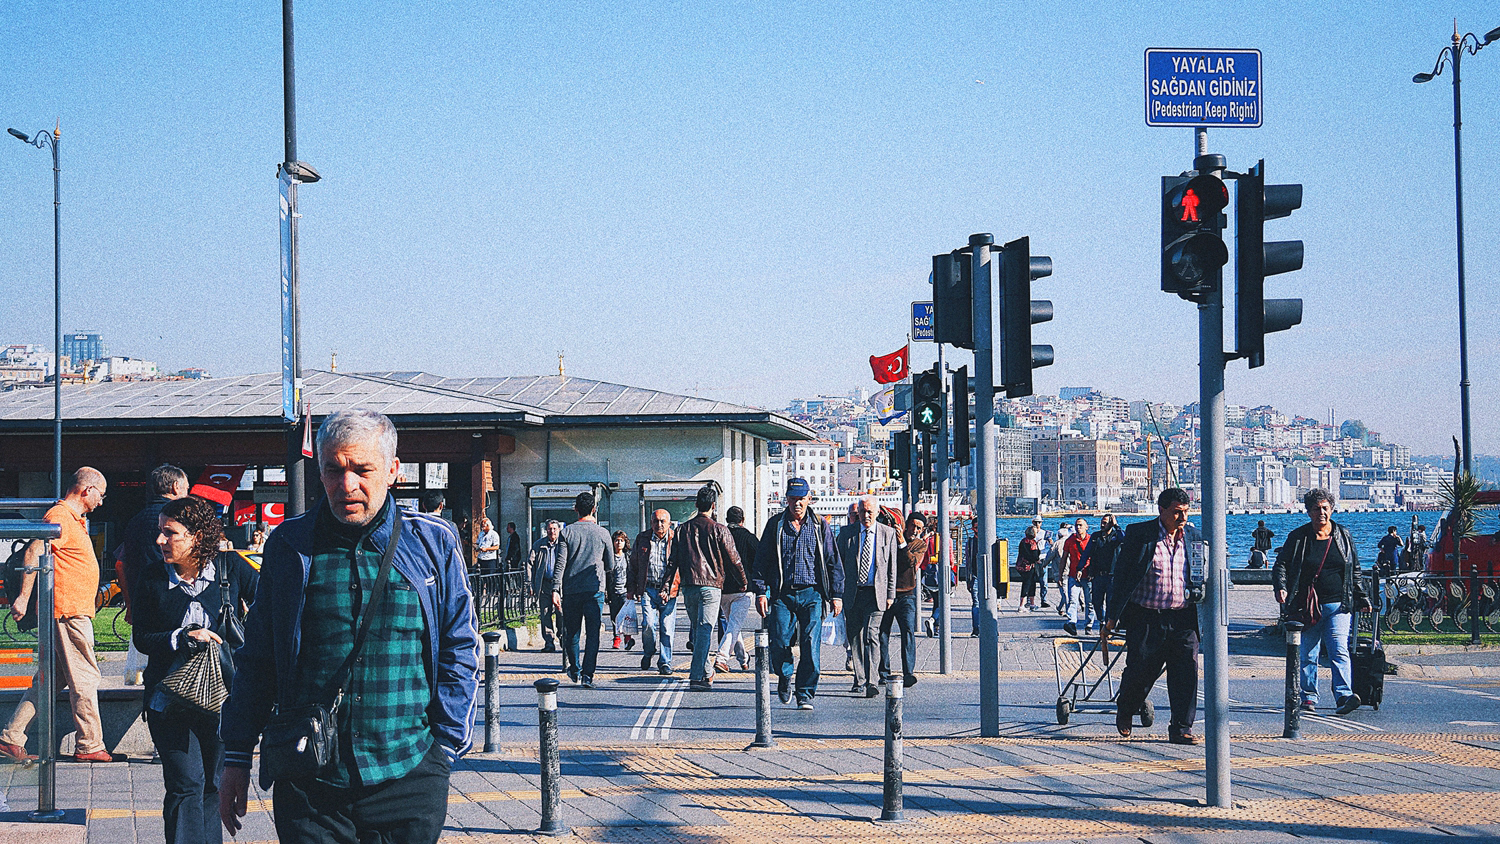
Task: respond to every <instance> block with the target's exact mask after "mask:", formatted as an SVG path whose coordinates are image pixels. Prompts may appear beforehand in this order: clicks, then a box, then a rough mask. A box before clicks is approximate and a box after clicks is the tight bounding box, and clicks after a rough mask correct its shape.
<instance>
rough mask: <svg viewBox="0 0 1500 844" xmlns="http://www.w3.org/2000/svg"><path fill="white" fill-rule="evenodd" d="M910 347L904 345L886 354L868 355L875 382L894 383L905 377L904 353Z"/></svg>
mask: <svg viewBox="0 0 1500 844" xmlns="http://www.w3.org/2000/svg"><path fill="white" fill-rule="evenodd" d="M910 348H911V346H910V345H906V346H902V347H901V348H899V349H897V350H896V351H894V352H891V353H890V354H888V355H870V371H871V372H873V373H874V374H875V383H877V384H894V383H896V382H897V381H900V380H902V379H904V378H906V353H907V350H909V349H910Z"/></svg>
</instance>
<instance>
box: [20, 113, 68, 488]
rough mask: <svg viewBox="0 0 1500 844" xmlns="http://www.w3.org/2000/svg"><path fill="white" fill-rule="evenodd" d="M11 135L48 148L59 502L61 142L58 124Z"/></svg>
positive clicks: (54, 470)
mask: <svg viewBox="0 0 1500 844" xmlns="http://www.w3.org/2000/svg"><path fill="white" fill-rule="evenodd" d="M6 131H7V132H9V133H10V134H11V135H13V136H15V137H16V138H18V139H20V140H21V141H24V142H25V143H28V144H31V145H32V146H34V147H36V148H37V149H41V148H42V147H51V148H52V334H53V337H52V341H53V344H52V497H53V498H56V499H59V500H61V499H62V195H61V193H60V185H61V176H62V170H61V168H60V167H58V160H57V147H58V144H60V143H62V122H61V121H58V124H57V128H55V129H53V130H52V131H51V132H48V131H47V130H45V129H43V130H42V131H40V132H38V133H36V136H35V137H27V135H26V133H25V132H18V131H16V130H15V129H7V130H6Z"/></svg>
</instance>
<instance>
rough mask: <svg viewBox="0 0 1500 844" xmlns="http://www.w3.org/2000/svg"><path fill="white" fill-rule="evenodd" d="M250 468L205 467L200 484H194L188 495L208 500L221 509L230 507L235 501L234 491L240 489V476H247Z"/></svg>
mask: <svg viewBox="0 0 1500 844" xmlns="http://www.w3.org/2000/svg"><path fill="white" fill-rule="evenodd" d="M248 468H249V467H248V466H240V465H231V466H223V465H210V466H205V467H203V474H202V475H201V476H199V478H198V482H197V483H195V484H193V488H192V489H190V490H188V493H189V494H191V495H196V496H198V497H199V498H207V499H208V500H209V501H212V502H214V503H215V504H217V505H219V506H220V507H228V506H229V502H230V501H232V500H233V499H234V491H235V490H236V489H239V486H240V476H241V475H243V474H245V470H246V469H248Z"/></svg>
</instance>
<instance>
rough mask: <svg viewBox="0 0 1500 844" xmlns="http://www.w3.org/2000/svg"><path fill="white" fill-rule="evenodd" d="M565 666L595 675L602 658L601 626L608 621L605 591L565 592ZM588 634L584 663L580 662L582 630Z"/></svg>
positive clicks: (582, 675) (581, 674)
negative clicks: (600, 651)
mask: <svg viewBox="0 0 1500 844" xmlns="http://www.w3.org/2000/svg"><path fill="white" fill-rule="evenodd" d="M562 621H563V668H564V669H566V670H569V671H577V672H578V676H579V677H580V678H581V679H584V680H592V679H594V666H595V665H597V664H598V662H599V626H600V625H601V624H602V623H603V621H604V593H603V592H594V593H585V594H581V595H564V596H563V599H562ZM580 632H582V633H583V634H584V646H583V664H582V665H581V666H580V665H579V663H578V634H579V633H580Z"/></svg>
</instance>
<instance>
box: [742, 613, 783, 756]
mask: <svg viewBox="0 0 1500 844" xmlns="http://www.w3.org/2000/svg"><path fill="white" fill-rule="evenodd" d="M770 639H771V637H770V634H768V633H767V632H766V629H765V628H764V627H762V628H760V629H759V630H757V631H755V741H752V742H750V746H749V747H747V748H745V749H746V750H753V749H755V748H757V747H775V746H776V739H774V738H772V737H771V652H770V651H771V642H770Z"/></svg>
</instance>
